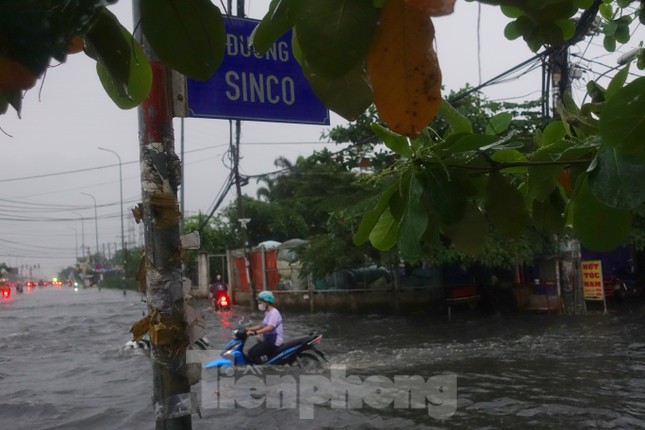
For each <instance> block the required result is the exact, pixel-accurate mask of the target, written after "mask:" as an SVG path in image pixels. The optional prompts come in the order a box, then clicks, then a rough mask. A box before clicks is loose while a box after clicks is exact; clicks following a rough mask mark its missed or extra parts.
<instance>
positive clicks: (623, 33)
mask: <svg viewBox="0 0 645 430" xmlns="http://www.w3.org/2000/svg"><path fill="white" fill-rule="evenodd" d="M614 37H615V38H616V42H619V43H627V42H629V39H630V34H629V25H626V24H619V25H618V28H617V29H616V34H615V35H614Z"/></svg>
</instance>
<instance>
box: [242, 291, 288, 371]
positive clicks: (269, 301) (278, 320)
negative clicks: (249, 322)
mask: <svg viewBox="0 0 645 430" xmlns="http://www.w3.org/2000/svg"><path fill="white" fill-rule="evenodd" d="M257 299H258V309H259V310H261V311H264V319H263V320H262V324H258V325H256V326H253V327H249V328H247V329H246V332H247V334H249V335H256V334H261V335H263V336H262V341H260V342H258V343H257V344H255V345H253V347H252V348H251V349H249V352H248V356H249V359H250V360H251V362H252V363H253V364H262V363H263V362H264V361H266V360H267V358H269V357H271V356H272V355H273V353H274V352H275V351H276V349H278V347H279V346H280V345H282V342H283V339H284V330H283V328H282V315H281V314H280V311H278V309H277V308H276V307H275V306H274V302H275V298H274V297H273V293H272V292H271V291H266V290H264V291H260V293H258V296H257Z"/></svg>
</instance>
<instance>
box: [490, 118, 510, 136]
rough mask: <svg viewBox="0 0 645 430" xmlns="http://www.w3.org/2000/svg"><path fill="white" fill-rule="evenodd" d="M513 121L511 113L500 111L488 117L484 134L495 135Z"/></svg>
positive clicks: (504, 129)
mask: <svg viewBox="0 0 645 430" xmlns="http://www.w3.org/2000/svg"><path fill="white" fill-rule="evenodd" d="M511 121H513V115H511V113H510V112H500V113H498V114H497V115H495V116H494V117H492V118H491V119H490V121H489V122H488V124H487V125H486V134H488V135H497V134H501V133H503V132H505V131H506V130H507V129H508V127H510V125H511Z"/></svg>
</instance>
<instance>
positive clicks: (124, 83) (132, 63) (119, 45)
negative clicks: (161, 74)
mask: <svg viewBox="0 0 645 430" xmlns="http://www.w3.org/2000/svg"><path fill="white" fill-rule="evenodd" d="M85 37H86V41H87V44H88V48H87V49H88V51H89V52H91V54H92V56H93V58H95V59H96V72H97V74H98V76H99V79H100V81H101V84H102V85H103V88H104V89H105V91H106V93H107V94H108V95H109V96H110V98H111V99H112V100H113V101H114V103H115V104H116V105H117V106H118V107H120V108H121V109H131V108H133V107H135V106H138V105H139V104H141V102H143V100H144V99H145V98H146V96H147V95H148V93H149V92H150V88H151V86H152V70H151V68H150V64H149V63H148V60H147V58H146V56H145V54H144V52H143V49H142V48H141V45H139V43H138V42H137V41H136V40H134V38H133V37H132V35H131V34H130V33H129V32H128V30H126V28H125V27H123V26H122V25H121V23H119V21H118V20H117V18H116V17H115V16H114V15H113V14H112V13H111V12H110V11H108V10H107V9H104V10H103V11H102V12H101V13H100V14H99V15H98V17H97V19H96V21H95V22H94V24H93V25H92V27H91V28H90V29H89V30H88V32H87V34H86V36H85Z"/></svg>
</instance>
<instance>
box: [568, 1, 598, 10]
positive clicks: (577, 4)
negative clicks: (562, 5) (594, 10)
mask: <svg viewBox="0 0 645 430" xmlns="http://www.w3.org/2000/svg"><path fill="white" fill-rule="evenodd" d="M593 3H594V0H573V6H575V7H576V8H578V9H589V8H590V7H591V6H592V5H593Z"/></svg>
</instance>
